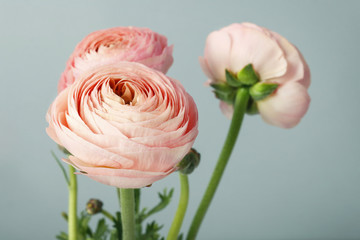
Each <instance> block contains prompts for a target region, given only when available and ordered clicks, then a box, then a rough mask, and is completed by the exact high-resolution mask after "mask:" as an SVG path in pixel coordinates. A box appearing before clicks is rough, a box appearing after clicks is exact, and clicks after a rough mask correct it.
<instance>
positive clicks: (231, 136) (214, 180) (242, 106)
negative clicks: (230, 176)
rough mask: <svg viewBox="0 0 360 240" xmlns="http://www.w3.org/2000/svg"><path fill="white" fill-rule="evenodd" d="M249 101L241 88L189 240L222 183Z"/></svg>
mask: <svg viewBox="0 0 360 240" xmlns="http://www.w3.org/2000/svg"><path fill="white" fill-rule="evenodd" d="M248 101H249V92H248V89H245V88H240V89H239V90H238V91H237V93H236V98H235V103H234V113H233V117H232V120H231V124H230V128H229V131H228V135H227V137H226V140H225V143H224V146H223V149H222V151H221V153H220V156H219V159H218V162H217V164H216V166H215V169H214V172H213V174H212V176H211V179H210V182H209V184H208V187H207V189H206V191H205V193H204V196H203V198H202V200H201V202H200V205H199V207H198V210H197V212H196V214H195V216H194V218H193V221H192V223H191V226H190V230H189V233H188V235H187V240H193V239H195V238H196V235H197V233H198V231H199V228H200V225H201V223H202V221H203V219H204V217H205V214H206V211H207V209H208V208H209V206H210V203H211V200H212V199H213V197H214V194H215V191H216V189H217V187H218V185H219V183H220V180H221V177H222V175H223V173H224V170H225V167H226V164H227V162H228V160H229V158H230V155H231V152H232V150H233V147H234V145H235V142H236V139H237V136H238V134H239V131H240V128H241V123H242V120H243V118H244V115H245V112H246V107H247V104H248Z"/></svg>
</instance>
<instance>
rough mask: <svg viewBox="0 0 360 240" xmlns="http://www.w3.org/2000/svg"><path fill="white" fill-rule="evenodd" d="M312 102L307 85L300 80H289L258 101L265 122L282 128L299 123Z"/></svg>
mask: <svg viewBox="0 0 360 240" xmlns="http://www.w3.org/2000/svg"><path fill="white" fill-rule="evenodd" d="M309 104H310V96H309V94H308V92H307V90H306V87H305V86H303V85H302V84H300V83H299V82H289V83H286V84H284V85H283V86H281V87H280V88H279V89H278V90H277V91H276V93H275V94H274V95H273V96H271V97H269V98H266V99H265V100H262V101H259V102H258V108H259V112H260V113H261V117H262V118H263V119H264V121H265V122H267V123H269V124H271V125H275V126H278V127H282V128H291V127H294V126H295V125H297V124H298V123H299V121H300V120H301V118H302V117H303V116H304V115H305V113H306V111H307V109H308V107H309Z"/></svg>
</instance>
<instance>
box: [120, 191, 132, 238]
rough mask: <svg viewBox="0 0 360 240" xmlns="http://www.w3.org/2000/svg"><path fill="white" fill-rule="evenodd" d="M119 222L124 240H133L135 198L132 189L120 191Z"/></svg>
mask: <svg viewBox="0 0 360 240" xmlns="http://www.w3.org/2000/svg"><path fill="white" fill-rule="evenodd" d="M120 202H121V222H122V229H123V239H124V240H135V197H134V189H130V188H121V189H120Z"/></svg>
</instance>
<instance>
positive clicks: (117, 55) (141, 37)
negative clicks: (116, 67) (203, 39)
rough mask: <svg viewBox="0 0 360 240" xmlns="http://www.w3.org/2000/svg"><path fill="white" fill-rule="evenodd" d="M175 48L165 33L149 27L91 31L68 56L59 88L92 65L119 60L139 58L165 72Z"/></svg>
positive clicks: (59, 89) (138, 60) (61, 88)
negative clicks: (154, 30) (161, 33)
mask: <svg viewBox="0 0 360 240" xmlns="http://www.w3.org/2000/svg"><path fill="white" fill-rule="evenodd" d="M172 51H173V46H168V45H167V38H166V37H165V36H163V35H160V34H158V33H156V32H153V31H152V30H150V29H148V28H139V27H114V28H109V29H104V30H100V31H96V32H93V33H90V34H89V35H88V36H86V37H85V38H84V39H83V40H82V41H81V42H80V43H79V44H78V45H77V46H76V48H75V50H74V52H73V53H72V55H71V56H70V58H69V59H68V61H67V64H66V68H65V71H64V72H63V73H62V75H61V78H60V81H59V85H58V91H59V92H60V91H62V90H63V89H65V88H66V87H68V86H69V85H71V84H72V83H73V82H74V81H75V79H77V77H78V76H80V75H81V74H82V72H85V71H87V70H88V69H90V68H93V67H97V66H99V65H106V64H112V63H116V62H119V61H129V62H139V63H142V64H144V65H146V66H148V67H151V68H154V69H156V70H159V71H161V72H163V73H166V72H167V71H168V69H169V68H170V66H171V64H172V63H173V57H172Z"/></svg>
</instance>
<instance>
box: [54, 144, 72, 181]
mask: <svg viewBox="0 0 360 240" xmlns="http://www.w3.org/2000/svg"><path fill="white" fill-rule="evenodd" d="M51 155H52V156H53V158H54V159H55V160H56V162H57V164H58V165H59V167H60V168H61V170H62V172H63V174H64V177H65V180H66V183H67V185H68V186H70V180H69V177H68V175H67V173H66V170H65V168H64V166H63V165H62V164H61V161H60V159H59V158H58V157H57V156H56V155H55V153H54V151H51Z"/></svg>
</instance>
